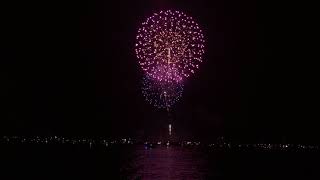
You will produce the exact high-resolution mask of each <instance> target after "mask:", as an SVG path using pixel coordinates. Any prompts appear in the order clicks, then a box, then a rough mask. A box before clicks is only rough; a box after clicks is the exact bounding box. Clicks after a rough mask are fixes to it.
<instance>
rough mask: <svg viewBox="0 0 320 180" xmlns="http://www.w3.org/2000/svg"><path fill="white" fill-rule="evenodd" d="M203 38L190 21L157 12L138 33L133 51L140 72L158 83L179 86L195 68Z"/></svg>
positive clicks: (201, 48) (173, 12)
mask: <svg viewBox="0 0 320 180" xmlns="http://www.w3.org/2000/svg"><path fill="white" fill-rule="evenodd" d="M204 42H205V40H204V35H203V33H202V30H201V29H200V27H199V25H198V24H197V23H196V22H195V21H194V20H193V18H192V17H189V16H187V15H186V14H184V13H182V12H180V11H171V10H167V11H160V12H159V13H154V14H153V15H152V16H151V17H149V18H147V20H146V21H145V22H143V23H142V26H141V27H140V28H139V30H138V34H137V36H136V44H135V51H136V56H137V58H138V60H139V64H140V66H141V68H142V69H143V70H144V71H145V73H146V74H147V75H148V76H150V77H152V78H153V79H156V80H158V81H164V82H169V83H170V82H182V81H183V80H184V78H186V77H189V76H190V75H191V74H193V73H194V72H195V71H196V69H198V68H199V64H200V63H201V62H202V56H203V54H204Z"/></svg>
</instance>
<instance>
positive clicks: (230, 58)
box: [0, 0, 319, 142]
mask: <svg viewBox="0 0 320 180" xmlns="http://www.w3.org/2000/svg"><path fill="white" fill-rule="evenodd" d="M1 7H2V8H3V10H2V13H3V15H1V18H3V20H2V21H1V27H2V29H4V32H3V33H2V35H1V36H3V37H2V38H1V41H2V42H1V49H0V50H1V55H0V57H1V104H2V105H3V108H1V109H2V111H3V112H4V113H1V114H2V115H1V120H0V123H1V125H0V131H1V134H27V135H37V134H39V135H53V134H61V135H70V136H73V135H83V136H103V137H118V136H131V135H134V136H137V135H138V136H149V135H157V134H159V132H160V130H159V129H161V128H163V126H166V121H167V120H166V119H167V118H166V114H165V113H164V112H162V111H161V110H158V109H156V108H154V107H152V106H150V105H149V104H147V103H146V102H145V101H144V98H143V96H142V94H141V91H140V81H141V78H142V76H143V74H142V72H141V70H140V68H139V66H138V64H137V59H136V58H135V55H134V48H133V47H134V46H133V45H134V40H135V35H136V32H137V29H138V27H139V25H140V23H141V22H143V21H144V20H145V18H146V17H148V15H151V14H152V13H153V12H155V11H158V10H162V9H177V10H181V11H183V12H185V13H187V14H188V15H190V16H192V17H194V18H195V19H196V20H197V22H198V23H199V24H200V25H201V26H202V27H203V30H204V33H205V37H206V39H207V44H206V53H205V57H204V63H203V64H202V65H201V66H200V70H199V71H198V72H197V73H196V74H195V76H193V77H192V78H190V79H189V80H188V81H187V82H186V84H185V91H184V93H183V97H182V99H181V101H180V102H178V103H177V105H176V106H175V108H174V110H173V117H174V127H175V130H176V133H178V136H180V137H192V138H200V139H205V140H207V139H215V138H216V136H220V135H224V136H226V137H228V138H230V139H232V140H235V141H236V140H244V141H274V142H277V141H281V140H283V139H285V138H286V139H287V140H288V141H293V142H300V141H302V142H306V141H316V138H315V137H316V136H317V135H318V134H319V132H317V127H316V124H317V123H316V119H317V118H315V117H313V116H312V115H310V114H311V112H313V111H314V110H315V108H311V107H312V106H311V105H310V103H309V102H308V101H307V100H310V99H312V98H313V96H312V95H311V91H309V88H311V86H309V84H308V83H309V82H308V81H307V80H305V75H304V74H305V72H306V71H307V70H305V69H303V67H302V66H303V65H305V64H304V63H305V61H304V60H303V59H300V58H299V57H300V55H302V57H304V58H306V56H305V55H304V54H305V50H304V48H305V47H306V43H304V42H306V41H304V38H305V36H306V31H305V29H304V27H306V26H303V25H301V22H302V21H303V20H301V18H302V17H300V15H299V9H296V10H292V9H290V8H289V7H290V6H287V5H286V6H283V5H280V4H279V3H272V2H271V1H266V2H264V3H263V2H262V1H253V0H252V1H236V0H234V1H233V0H216V1H209V0H208V1H205V0H197V1H182V0H181V1H175V2H174V1H161V0H156V1H121V0H120V1H87V2H83V1H81V2H80V1H75V2H73V3H66V2H55V1H54V2H29V1H28V2H25V3H23V4H17V3H13V2H12V3H7V4H4V5H2V6H1ZM284 7H286V8H284ZM310 81H311V80H310ZM313 83H315V82H313Z"/></svg>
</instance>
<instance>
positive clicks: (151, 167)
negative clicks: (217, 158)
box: [133, 147, 208, 180]
mask: <svg viewBox="0 0 320 180" xmlns="http://www.w3.org/2000/svg"><path fill="white" fill-rule="evenodd" d="M135 156H136V159H135V160H134V165H133V166H135V168H136V173H135V175H134V176H135V177H134V178H133V179H146V180H149V179H204V177H205V174H206V173H207V171H208V170H207V169H206V163H207V162H206V158H205V157H204V155H203V154H202V153H201V152H200V151H194V150H192V149H187V148H181V147H168V148H167V147H157V148H153V149H145V148H144V147H138V148H136V150H135Z"/></svg>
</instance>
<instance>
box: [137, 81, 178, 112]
mask: <svg viewBox="0 0 320 180" xmlns="http://www.w3.org/2000/svg"><path fill="white" fill-rule="evenodd" d="M182 92H183V85H182V84H181V83H177V82H170V83H169V82H164V81H162V82H160V81H158V80H156V79H153V78H152V77H150V76H144V77H143V79H142V94H143V96H144V97H145V99H146V100H147V101H148V102H149V103H150V104H152V105H154V106H155V107H158V108H162V109H167V110H169V109H170V108H171V107H172V106H173V105H174V104H175V103H176V102H177V101H178V100H179V99H180V98H181V96H182Z"/></svg>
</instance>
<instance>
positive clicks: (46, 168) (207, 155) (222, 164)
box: [0, 144, 320, 180]
mask: <svg viewBox="0 0 320 180" xmlns="http://www.w3.org/2000/svg"><path fill="white" fill-rule="evenodd" d="M319 157H320V156H319V154H318V153H302V152H296V153H294V152H223V151H213V150H210V149H204V148H182V147H169V148H166V147H156V148H153V149H145V147H144V146H118V147H93V148H91V149H90V148H89V147H88V146H75V145H7V144H5V145H3V144H2V145H1V156H0V162H1V164H0V165H1V171H0V172H1V174H0V176H1V177H2V178H0V179H42V180H44V179H259V180H260V179H293V178H295V179H296V178H300V179H320V178H319V177H320V161H319V160H320V158H319Z"/></svg>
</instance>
